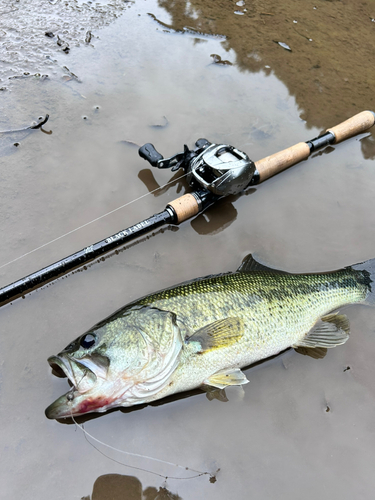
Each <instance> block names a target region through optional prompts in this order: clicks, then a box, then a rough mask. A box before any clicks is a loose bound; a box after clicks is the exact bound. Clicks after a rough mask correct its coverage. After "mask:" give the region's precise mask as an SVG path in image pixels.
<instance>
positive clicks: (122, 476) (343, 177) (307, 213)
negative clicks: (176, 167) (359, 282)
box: [0, 0, 375, 500]
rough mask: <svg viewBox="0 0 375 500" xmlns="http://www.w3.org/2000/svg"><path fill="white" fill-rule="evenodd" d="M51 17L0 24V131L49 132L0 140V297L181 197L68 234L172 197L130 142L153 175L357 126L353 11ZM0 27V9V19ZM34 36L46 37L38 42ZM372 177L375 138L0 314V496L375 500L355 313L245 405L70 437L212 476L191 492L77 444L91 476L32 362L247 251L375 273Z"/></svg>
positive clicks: (368, 339) (235, 397)
mask: <svg viewBox="0 0 375 500" xmlns="http://www.w3.org/2000/svg"><path fill="white" fill-rule="evenodd" d="M68 4H69V9H68V7H67V8H66V11H64V8H65V7H63V4H60V3H59V2H51V5H46V8H45V10H44V11H43V12H42V13H40V11H39V14H38V9H37V6H35V16H36V17H35V19H39V21H38V22H37V21H36V20H35V22H33V25H34V28H33V29H31V27H28V25H27V19H26V18H27V16H26V9H29V11H28V12H29V16H30V19H33V17H32V16H34V11H33V10H30V8H29V7H30V6H29V3H28V2H17V5H16V3H15V4H14V5H15V7H14V8H17V9H18V11H17V12H15V13H13V15H12V16H11V19H9V14H5V15H4V14H2V15H1V16H0V19H1V21H2V26H1V27H0V30H2V31H0V35H1V38H0V43H1V44H3V45H2V48H3V50H4V54H5V55H4V61H8V62H7V64H5V63H4V64H3V68H2V70H1V74H0V78H1V82H0V86H1V87H2V88H3V89H4V90H2V91H1V94H0V95H1V99H2V114H1V116H0V130H10V129H18V128H21V127H25V126H28V125H29V124H30V123H31V122H32V121H33V120H36V119H37V118H38V117H39V116H41V115H45V114H46V113H48V114H49V115H50V118H49V121H48V122H47V123H46V125H45V126H44V130H45V131H47V132H48V131H52V134H45V133H43V132H42V131H40V130H35V131H30V130H29V131H24V132H19V133H13V134H2V135H1V136H0V155H1V176H0V190H1V196H0V227H1V232H2V235H3V238H2V244H1V245H0V286H4V285H6V284H8V283H10V282H12V281H14V280H16V279H19V278H21V277H23V276H25V275H27V274H29V273H31V272H33V271H36V270H37V269H39V268H41V267H43V266H45V265H48V264H50V263H52V262H55V261H56V260H58V259H60V258H63V257H65V256H66V255H69V254H71V253H73V252H75V251H77V250H79V249H81V248H84V247H85V246H87V245H89V244H91V243H94V242H96V241H99V240H101V239H103V238H105V237H106V236H108V235H111V234H114V233H116V232H117V231H119V230H121V229H123V228H126V227H128V226H130V225H131V224H134V223H135V222H138V221H140V220H142V219H144V218H145V217H147V216H149V215H151V214H154V213H156V212H159V211H161V210H163V209H164V207H165V206H166V205H167V203H168V202H169V201H170V200H173V199H174V198H176V197H178V196H180V195H181V194H182V193H183V192H185V190H188V187H187V185H186V184H185V183H184V181H183V180H180V181H178V180H177V181H176V182H175V183H173V184H172V185H170V186H168V187H167V188H165V189H163V190H161V191H160V192H157V193H155V194H151V195H148V196H146V197H144V198H142V199H141V200H139V201H137V202H134V203H132V204H131V205H129V206H126V207H124V208H122V209H120V210H117V211H115V212H113V213H111V214H110V215H108V216H107V217H104V218H100V219H98V220H96V221H95V222H93V223H92V224H89V225H86V224H87V223H88V222H90V221H92V220H94V219H97V218H99V217H101V216H102V215H103V214H106V213H108V212H111V211H113V210H115V209H116V208H118V207H120V206H122V205H124V204H125V203H127V202H129V201H132V200H135V199H137V198H139V197H141V196H142V195H144V194H146V193H147V192H148V190H149V189H152V187H153V186H156V185H157V184H158V185H164V184H165V183H167V182H168V181H169V180H170V179H171V178H172V176H173V174H172V173H170V172H168V171H163V170H154V169H152V168H151V167H149V166H148V164H147V163H146V162H145V161H144V160H142V159H141V158H140V157H139V156H138V153H137V147H136V146H133V145H132V144H130V143H129V142H134V143H136V144H138V145H141V144H143V143H146V142H152V143H153V144H155V146H156V148H157V149H158V150H159V151H160V152H161V153H162V154H164V155H165V156H169V155H171V154H174V153H177V152H178V151H180V150H182V147H183V145H184V144H188V145H189V146H190V147H191V146H193V144H194V142H195V140H196V139H198V138H199V137H206V138H207V139H209V140H211V141H214V142H218V143H230V144H233V145H234V146H236V147H238V148H240V149H242V150H244V151H246V152H247V153H248V155H249V156H250V157H251V158H252V159H253V160H257V159H259V158H262V157H264V156H267V155H269V154H271V153H274V152H276V151H278V150H280V149H283V148H286V147H287V146H290V145H292V144H294V143H297V142H300V141H306V140H308V139H311V138H313V137H315V136H317V135H318V134H319V133H320V132H321V130H323V129H326V128H328V127H330V126H332V125H335V124H336V123H338V122H340V121H342V120H344V119H346V118H348V117H349V116H351V115H353V114H355V113H357V112H359V111H362V110H363V109H372V110H374V108H375V103H374V93H373V89H372V88H371V85H372V82H373V81H374V76H375V75H374V71H375V70H374V68H375V64H374V62H375V61H374V55H373V51H372V40H373V37H374V29H375V22H373V21H372V19H373V18H375V11H374V10H373V4H372V3H371V2H363V3H361V5H360V6H359V5H358V4H357V3H356V2H354V1H350V2H349V1H347V2H328V1H319V2H318V3H310V2H307V3H304V4H303V6H301V3H300V2H295V1H288V2H287V3H284V4H283V5H282V6H281V4H280V5H279V3H276V2H271V1H269V2H268V3H267V4H265V3H264V2H262V3H260V2H252V3H251V4H250V2H245V4H244V5H236V3H235V2H233V3H231V2H217V1H215V2H213V1H206V2H198V1H195V2H194V1H191V2H182V1H181V2H172V3H171V2H155V1H151V0H147V1H143V0H142V1H136V2H134V3H127V4H126V5H123V4H122V3H121V4H120V3H119V2H112V4H113V6H114V7H111V6H110V4H109V3H107V4H106V3H104V5H103V12H102V16H100V15H99V17H97V18H95V15H96V14H95V15H94V12H89V11H88V10H87V9H89V10H90V9H94V7H93V6H92V4H89V3H87V7H84V3H83V2H68ZM34 5H35V3H34ZM52 7H54V9H55V10H52ZM314 7H316V8H315V9H314ZM11 8H13V7H10V6H9V5H8V4H7V3H5V2H2V3H1V8H0V13H4V12H6V11H8V10H11ZM22 9H24V11H23V12H24V15H23V16H22V15H20V14H22ZM79 9H83V13H79ZM105 9H107V11H106V12H107V13H105V12H104V11H105ZM108 9H109V11H110V12H109V13H108ZM245 9H246V10H245ZM97 10H98V9H97ZM99 10H100V9H99ZM20 11H21V12H20ZM57 12H58V13H59V14H58V15H57ZM236 12H237V13H236ZM239 12H240V13H239ZM150 13H151V14H152V16H151V15H149V14H150ZM241 13H242V14H241ZM16 14H17V16H18V15H19V16H20V17H19V18H17V17H16ZM115 14H116V16H118V17H116V16H115ZM7 16H8V17H7ZM38 16H39V17H38ZM64 16H66V18H65V19H66V23H67V25H66V26H63V25H62V21H61V20H62V19H64ZM90 16H94V17H93V18H91V17H90ZM101 21H103V22H101ZM293 21H297V23H294V22H293ZM11 23H12V24H11ZM17 23H18V24H17ZM17 27H18V28H19V30H21V28H23V31H22V32H21V31H20V32H19V33H18V32H17V29H18V28H17ZM81 28H82V29H81ZM184 28H185V29H184ZM28 30H29V31H28ZM50 30H51V31H52V32H53V33H54V38H50V37H46V36H45V34H44V33H45V32H48V31H50ZM296 30H297V31H296ZM3 32H4V33H5V34H2V33H3ZM88 32H90V33H91V35H92V38H91V39H90V40H89V42H87V43H86V36H87V33H88ZM20 33H21V34H20ZM27 33H29V34H30V40H31V41H30V42H29V44H27V43H26V42H25V40H24V39H27ZM301 34H302V35H303V36H302V35H301ZM57 35H59V37H60V39H65V40H66V41H67V43H68V44H69V47H70V50H69V51H64V50H63V49H64V46H61V45H58V44H57V41H58V38H57ZM17 37H18V38H19V37H21V41H20V40H18V39H17ZM64 37H65V38H64ZM306 37H308V39H307V38H306ZM310 38H311V39H312V41H310V40H309V39H310ZM275 41H276V42H283V43H285V44H287V45H288V46H289V47H290V48H291V49H292V51H288V50H286V49H285V48H283V47H282V46H280V45H279V44H277V43H275ZM20 44H21V45H22V44H23V46H22V47H21V45H20ZM77 44H79V45H77ZM28 47H29V48H30V47H31V48H32V49H33V50H32V51H31V52H28ZM12 53H14V54H13V55H12ZM16 54H17V55H16ZM212 54H217V55H218V56H220V58H221V60H222V61H228V62H230V63H231V64H218V63H215V62H214V60H215V58H213V57H211V55H212ZM45 56H48V58H46V57H45ZM216 60H218V59H217V58H216ZM25 72H26V73H29V75H24V73H25ZM47 74H48V77H45V76H44V77H43V75H47ZM35 75H40V76H35ZM13 76H19V78H10V77H13ZM164 117H166V119H167V122H166V121H165V119H164ZM154 125H165V126H162V127H155V126H154ZM15 143H18V146H15V145H14V144H15ZM374 160H375V141H374V130H372V131H370V132H367V133H363V134H361V135H359V136H357V137H355V138H353V139H350V140H348V141H346V142H344V143H342V144H340V145H337V146H333V147H330V148H326V149H325V150H324V151H323V152H320V153H317V154H314V155H312V157H310V158H309V159H308V160H307V161H304V162H301V163H300V164H299V165H297V166H295V167H293V168H290V169H289V170H288V171H285V172H284V173H282V174H280V175H278V176H276V177H274V178H272V179H270V180H268V181H267V182H265V183H264V184H263V185H260V186H258V187H257V188H256V189H251V190H249V191H248V192H247V193H246V194H244V195H243V196H241V197H237V198H231V199H227V200H224V201H222V202H221V203H219V204H218V205H217V206H216V207H215V208H214V209H210V210H208V211H207V212H206V213H205V214H203V215H201V216H199V217H198V218H197V219H195V220H193V221H192V222H186V223H184V224H182V225H181V226H179V227H178V229H177V230H175V231H173V230H171V229H170V228H166V229H165V230H164V231H162V232H158V233H157V234H155V235H153V236H152V237H149V238H144V239H143V240H142V241H141V242H139V244H133V245H130V246H129V248H127V249H126V250H124V251H120V252H118V253H117V254H116V253H112V254H110V255H108V256H106V258H105V260H104V261H100V262H96V261H95V262H94V263H93V264H91V265H88V266H87V269H86V270H83V271H79V272H74V273H73V274H70V275H68V276H67V277H64V278H62V279H59V280H57V281H55V282H53V283H51V284H49V285H48V286H46V287H44V288H42V289H40V290H38V291H36V292H33V293H31V294H28V295H26V296H25V298H24V299H18V300H15V301H14V302H13V303H11V304H8V305H5V306H3V307H1V310H0V314H1V325H2V328H1V331H2V335H1V338H0V352H1V356H0V403H1V405H0V415H1V422H2V431H1V443H2V453H1V457H0V464H1V467H0V470H1V473H0V478H1V484H2V489H1V493H0V497H1V498H24V497H25V496H27V497H29V498H40V499H42V500H43V499H47V498H48V499H49V498H55V499H66V498H85V499H87V498H90V497H91V498H92V500H94V499H102V498H105V496H104V493H103V491H107V492H110V495H111V496H108V497H107V498H113V499H114V500H116V499H117V498H119V494H118V489H120V490H121V488H122V489H123V492H124V496H123V497H122V498H127V499H130V498H134V499H142V498H144V499H147V500H151V499H156V498H159V499H160V498H175V499H177V498H181V499H184V500H193V499H197V498H206V499H220V500H221V499H227V498H239V499H242V498H244V499H245V498H252V497H254V498H261V499H263V498H264V499H269V498H278V499H280V498H281V499H284V498H285V499H286V498H289V499H290V498H291V499H299V498H302V497H303V498H306V499H315V498H318V497H319V498H321V499H329V498H333V497H334V498H341V499H345V500H346V499H350V498H353V497H356V498H366V499H367V498H372V494H373V493H372V492H373V490H374V486H375V480H374V478H373V473H372V464H373V462H374V459H375V455H374V453H375V452H374V449H375V446H374V444H375V434H374V430H373V420H374V412H375V390H374V385H373V380H374V375H375V368H374V363H373V359H374V354H375V337H374V333H375V328H374V321H373V318H374V310H373V309H371V308H368V307H365V306H349V307H347V308H345V309H344V310H343V311H344V312H345V313H346V314H347V315H348V317H349V320H350V323H351V338H350V339H349V341H348V342H347V343H346V344H345V345H344V346H341V347H338V348H336V349H333V350H331V351H330V352H329V353H328V355H327V356H326V357H325V358H324V359H323V360H313V359H310V358H307V357H304V356H301V355H299V354H297V353H295V352H293V351H287V352H285V353H283V354H282V355H280V356H278V357H276V358H274V359H272V360H268V361H266V362H265V363H262V364H260V365H258V366H256V367H253V368H250V369H249V370H247V371H246V375H247V377H248V378H249V380H250V383H249V384H248V385H247V386H246V387H245V392H244V397H243V398H241V397H239V394H238V392H236V391H235V390H229V391H228V392H227V395H228V398H229V402H227V403H222V402H219V401H216V400H214V401H211V402H210V401H208V400H207V398H206V396H205V395H204V394H203V393H202V394H200V393H199V394H194V395H190V396H189V397H186V398H181V399H177V398H176V399H175V400H173V401H168V402H165V403H163V404H158V405H150V406H146V407H142V408H136V409H135V410H132V411H121V410H117V411H113V412H110V413H108V414H106V415H102V416H99V417H97V418H88V419H86V423H85V429H86V430H87V431H88V432H89V433H90V434H92V435H93V436H94V437H95V438H97V439H99V440H101V441H103V442H105V443H107V444H108V445H110V446H113V447H116V448H118V449H120V450H124V451H128V452H132V453H137V454H143V455H147V456H149V457H155V458H158V459H161V460H165V461H168V462H171V463H176V464H180V465H182V466H185V467H190V468H192V469H195V470H198V471H202V472H205V471H207V472H210V473H212V474H214V473H215V472H216V471H217V470H218V469H220V471H219V472H218V473H217V475H216V476H215V477H216V482H210V480H209V478H210V476H209V475H207V474H206V475H203V476H200V477H198V478H195V479H190V480H186V479H185V480H176V479H168V480H167V482H166V483H165V482H164V480H163V478H162V477H160V476H158V475H153V474H151V473H149V472H145V471H143V470H140V469H148V470H151V471H152V472H154V473H157V474H160V475H161V476H169V477H171V476H179V477H186V476H190V474H192V475H193V473H192V472H191V471H189V470H183V469H181V468H178V467H173V466H171V465H166V464H164V465H163V464H161V463H155V462H153V461H150V460H148V459H141V458H135V457H129V456H126V455H124V454H123V453H120V452H116V451H114V450H111V449H107V448H105V447H103V446H102V445H98V443H95V442H94V443H93V444H95V446H97V447H98V448H99V449H100V450H101V451H102V452H104V453H105V454H107V455H108V456H109V457H111V459H110V458H107V457H105V456H103V455H102V454H101V453H100V452H99V451H98V450H96V449H95V448H94V447H93V446H92V445H91V444H90V443H89V442H88V441H87V440H85V437H84V435H83V433H82V432H81V430H80V429H77V428H76V427H75V425H74V424H72V423H71V422H70V423H65V424H64V423H63V422H55V421H49V420H47V419H46V417H45V415H44V409H45V408H46V407H47V406H48V405H49V404H50V403H51V402H52V401H53V400H54V399H56V398H57V397H58V396H60V395H61V394H62V393H64V392H66V391H67V389H68V384H67V381H66V379H58V378H56V377H54V376H52V374H51V371H50V368H49V366H48V364H47V361H46V360H47V358H48V356H50V355H52V354H56V353H57V352H59V351H60V350H61V349H62V348H63V347H65V346H66V345H67V344H68V343H69V342H70V341H71V340H72V339H74V338H75V337H77V336H78V335H80V334H81V333H83V332H84V331H85V330H87V329H88V328H89V327H91V326H92V325H93V324H95V323H96V322H98V321H100V320H101V319H103V318H104V317H106V316H108V315H109V314H111V313H112V312H113V311H115V310H116V309H118V308H119V307H121V306H123V305H124V304H126V303H127V302H130V301H131V300H134V299H136V298H137V297H140V296H142V295H145V294H147V293H150V292H153V291H155V290H158V289H161V288H163V287H166V286H170V285H173V284H176V283H178V282H182V281H185V280H188V279H190V278H194V277H197V276H204V275H207V274H212V273H220V272H223V271H229V270H235V269H236V268H237V267H238V265H239V263H240V262H241V260H242V258H243V257H244V256H245V255H246V254H247V253H249V252H252V253H253V254H254V255H256V256H257V257H258V258H259V259H261V261H262V262H264V263H266V264H269V265H270V266H273V267H276V268H280V269H284V270H287V271H291V272H303V271H307V272H313V271H325V270H332V269H337V268H340V267H342V266H345V265H350V264H353V263H356V262H360V261H363V260H366V259H369V258H373V257H375V217H374V210H373V205H374V201H373V198H374V192H375V161H374ZM151 170H152V171H151ZM156 183H157V184H156ZM81 226H84V227H82V228H81V229H79V230H77V231H75V232H71V231H72V230H73V229H75V228H79V227H81ZM70 232H71V233H70ZM66 233H70V234H68V235H67V236H65V237H63V238H60V237H61V236H62V235H64V234H66ZM52 240H56V241H54V242H53V243H51V244H49V245H46V246H43V245H45V244H46V243H48V242H50V241H52ZM41 246H43V247H42V248H40V249H39V250H37V251H33V250H34V249H36V248H38V247H41ZM26 254H27V255H26ZM21 256H24V257H22V258H20V259H18V257H21ZM14 259H18V260H16V261H14V262H12V263H10V264H8V263H9V262H11V261H13V260H14ZM6 264H8V265H6ZM84 420H85V419H84ZM118 462H121V463H122V464H127V465H130V466H133V467H137V469H131V468H128V467H126V466H125V465H122V464H120V463H118ZM162 487H164V488H165V490H160V488H162ZM116 495H117V496H116ZM158 495H159V496H158ZM163 495H164V496H163Z"/></svg>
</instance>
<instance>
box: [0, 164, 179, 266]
mask: <svg viewBox="0 0 375 500" xmlns="http://www.w3.org/2000/svg"><path fill="white" fill-rule="evenodd" d="M187 175H188V174H187V173H186V174H183V175H181V177H178V179H173V180H172V181H169V182H167V183H166V184H163V185H162V186H159V187H157V188H155V189H153V190H152V191H149V192H148V193H145V194H142V195H141V196H139V197H138V198H135V199H134V200H131V201H128V202H127V203H125V204H124V205H121V206H120V207H117V208H115V209H114V210H111V211H109V212H107V213H105V214H104V215H100V216H99V217H96V219H92V220H91V221H90V222H86V223H85V224H82V226H79V227H76V228H75V229H72V230H71V231H68V232H67V233H65V234H62V235H61V236H58V237H57V238H54V239H53V240H51V241H49V242H47V243H44V244H43V245H40V246H39V247H37V248H34V249H33V250H30V251H29V252H26V253H24V254H23V255H20V256H19V257H16V258H15V259H13V260H10V261H9V262H7V263H6V264H2V265H1V266H0V269H2V268H3V267H6V266H9V265H10V264H13V263H14V262H17V261H18V260H21V259H23V258H24V257H27V256H28V255H30V254H32V253H34V252H37V251H38V250H41V249H42V248H44V247H46V246H48V245H51V244H52V243H55V242H56V241H58V240H61V239H62V238H65V237H66V236H69V235H70V234H72V233H75V232H76V231H79V230H80V229H83V228H84V227H86V226H89V225H90V224H93V223H94V222H97V221H98V220H100V219H104V217H107V216H108V215H111V214H113V213H114V212H117V211H118V210H121V209H122V208H125V207H127V206H129V205H131V204H132V203H135V202H136V201H139V200H141V199H142V198H145V197H146V196H148V195H150V194H153V193H155V192H156V191H158V190H159V189H163V188H165V187H166V186H169V185H170V184H173V183H175V182H176V181H178V180H180V179H183V178H184V177H186V176H187Z"/></svg>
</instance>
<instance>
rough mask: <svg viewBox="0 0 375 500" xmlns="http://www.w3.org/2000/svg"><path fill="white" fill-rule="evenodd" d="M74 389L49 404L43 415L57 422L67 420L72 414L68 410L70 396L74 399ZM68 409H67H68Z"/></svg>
mask: <svg viewBox="0 0 375 500" xmlns="http://www.w3.org/2000/svg"><path fill="white" fill-rule="evenodd" d="M73 391H74V389H72V390H70V391H68V392H67V393H66V394H63V395H62V396H60V397H59V398H58V399H56V401H54V402H53V403H51V404H50V405H49V406H48V408H46V410H45V415H46V417H47V418H49V419H50V420H57V419H60V418H69V417H71V416H72V412H71V410H70V408H69V404H68V403H69V401H70V395H72V396H73V398H74V393H75V391H74V392H73ZM68 408H69V409H68Z"/></svg>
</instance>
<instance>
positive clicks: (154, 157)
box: [138, 142, 164, 167]
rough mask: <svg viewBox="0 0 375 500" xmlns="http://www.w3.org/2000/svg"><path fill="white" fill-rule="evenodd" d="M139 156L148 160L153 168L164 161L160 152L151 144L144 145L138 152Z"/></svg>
mask: <svg viewBox="0 0 375 500" xmlns="http://www.w3.org/2000/svg"><path fill="white" fill-rule="evenodd" d="M138 153H139V156H140V157H141V158H143V159H144V160H147V161H148V162H149V163H151V165H152V166H153V167H157V166H158V162H159V161H160V160H163V159H164V156H162V155H161V154H160V153H158V151H156V149H155V146H154V145H153V144H151V143H149V142H148V143H147V144H144V145H143V146H141V147H140V148H139V150H138Z"/></svg>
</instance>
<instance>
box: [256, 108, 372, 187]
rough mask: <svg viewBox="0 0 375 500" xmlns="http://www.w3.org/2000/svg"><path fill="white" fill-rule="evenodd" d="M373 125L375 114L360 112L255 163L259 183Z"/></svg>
mask: <svg viewBox="0 0 375 500" xmlns="http://www.w3.org/2000/svg"><path fill="white" fill-rule="evenodd" d="M374 123H375V113H374V112H373V111H362V112H361V113H358V114H356V115H354V116H352V117H351V118H349V119H348V120H345V121H344V122H342V123H339V124H338V125H336V126H334V127H332V128H329V129H327V131H326V133H325V134H323V136H320V137H317V138H316V139H312V140H311V141H308V142H299V143H298V144H295V145H294V146H291V147H290V148H287V149H284V150H283V151H279V152H278V153H275V154H273V155H271V156H267V157H266V158H263V159H262V160H258V161H256V162H255V167H256V169H257V171H258V174H259V182H263V181H265V180H266V179H268V178H269V177H272V176H273V175H275V174H278V173H279V172H281V171H282V170H285V169H286V168H288V167H291V166H292V165H295V164H296V163H298V162H299V161H301V160H305V159H306V158H308V157H309V155H310V153H311V152H312V151H314V150H315V149H316V148H317V147H322V146H324V145H328V144H337V143H339V142H341V141H344V140H345V139H349V137H353V135H356V134H359V133H361V132H364V131H366V130H368V129H369V128H370V127H372V126H373V125H374Z"/></svg>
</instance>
